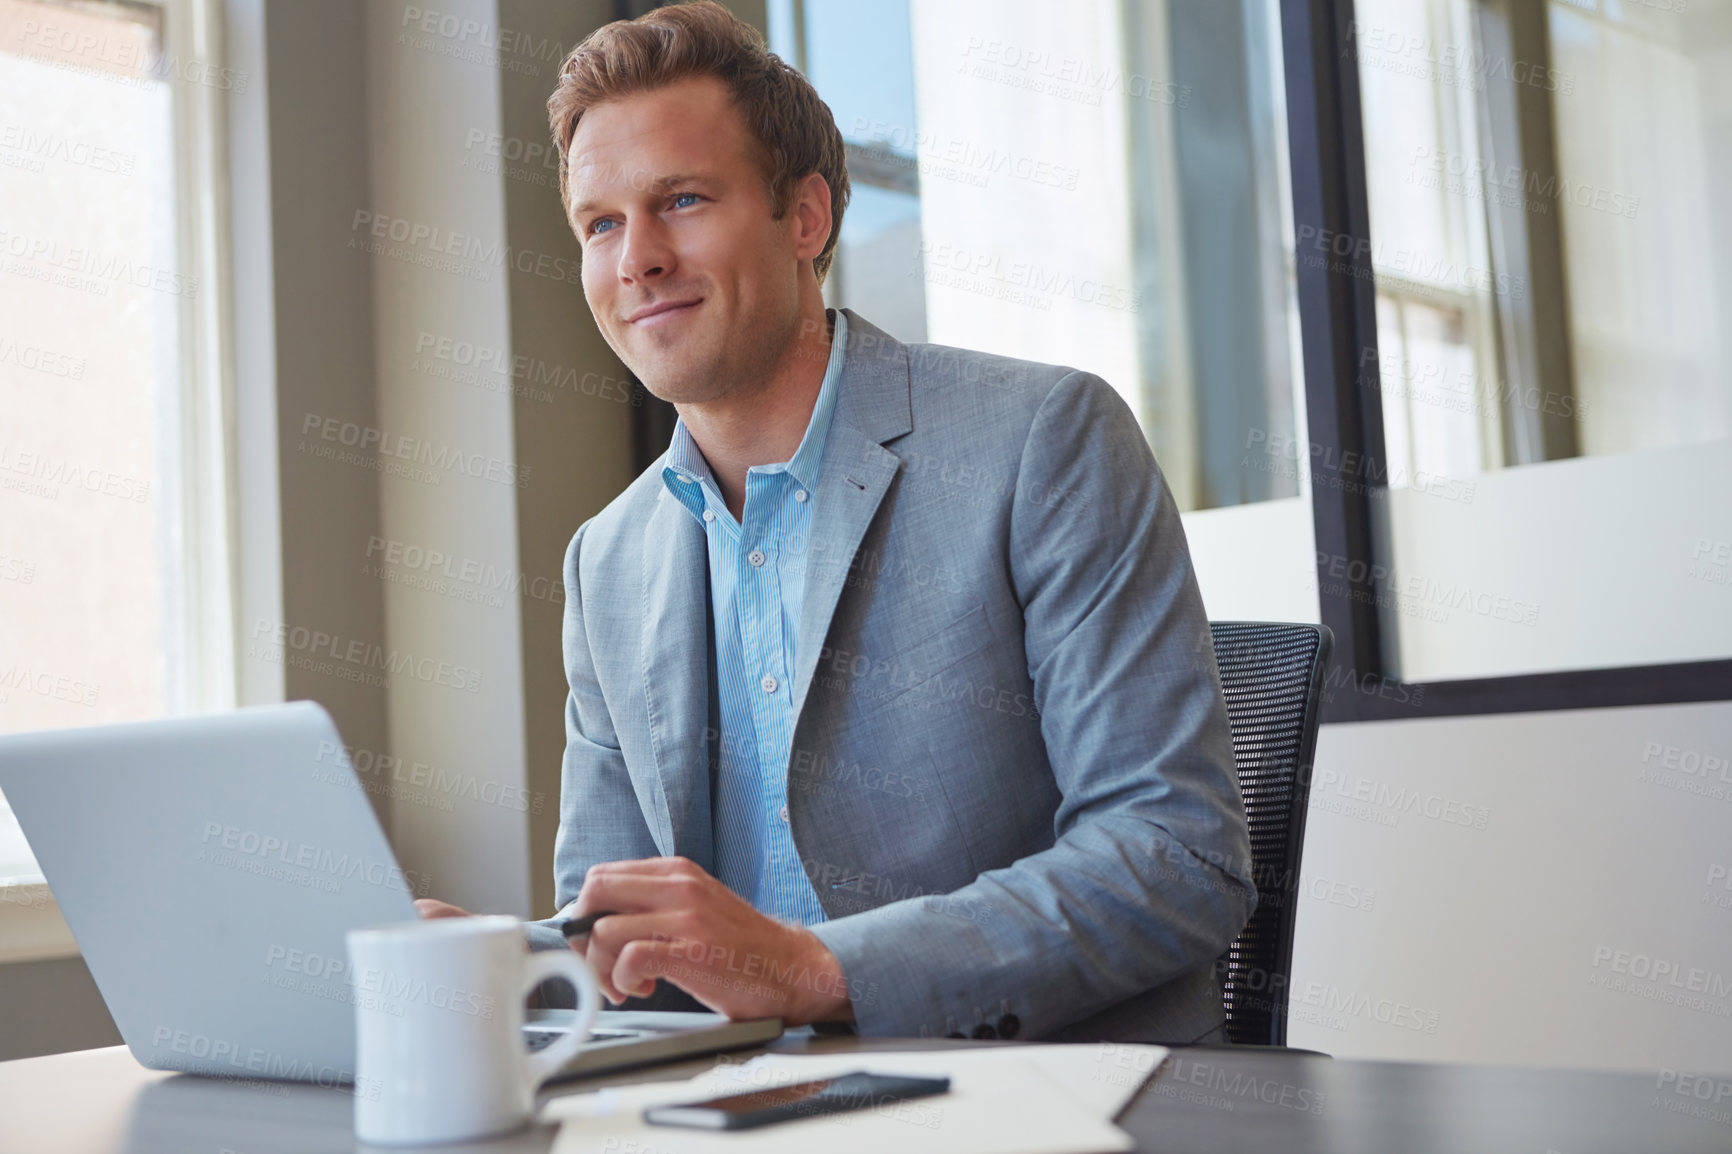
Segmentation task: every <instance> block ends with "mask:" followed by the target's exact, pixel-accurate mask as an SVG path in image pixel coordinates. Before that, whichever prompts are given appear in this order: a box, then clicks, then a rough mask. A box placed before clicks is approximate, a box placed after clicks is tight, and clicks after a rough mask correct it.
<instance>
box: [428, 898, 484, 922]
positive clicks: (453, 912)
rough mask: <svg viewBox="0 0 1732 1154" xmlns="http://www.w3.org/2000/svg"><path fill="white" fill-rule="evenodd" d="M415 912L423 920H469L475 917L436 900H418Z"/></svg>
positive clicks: (456, 907)
mask: <svg viewBox="0 0 1732 1154" xmlns="http://www.w3.org/2000/svg"><path fill="white" fill-rule="evenodd" d="M415 912H416V913H418V914H420V915H421V916H422V917H423V918H469V917H474V916H475V915H474V914H471V913H470V912H469V911H468V910H466V909H463V908H461V907H459V906H454V905H452V904H451V903H450V902H442V901H438V900H436V899H434V898H416V899H415Z"/></svg>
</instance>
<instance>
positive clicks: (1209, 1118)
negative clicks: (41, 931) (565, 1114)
mask: <svg viewBox="0 0 1732 1154" xmlns="http://www.w3.org/2000/svg"><path fill="white" fill-rule="evenodd" d="M969 1044H975V1045H979V1044H985V1045H995V1044H996V1045H1015V1044H1017V1043H1005V1042H1001V1043H990V1042H989V1043H961V1042H942V1041H938V1042H914V1041H888V1040H870V1041H863V1040H860V1039H852V1038H812V1037H787V1038H783V1039H782V1040H781V1041H780V1042H777V1043H776V1044H775V1045H774V1046H773V1047H771V1048H772V1049H775V1050H778V1051H782V1052H787V1053H814V1052H833V1051H836V1050H861V1051H865V1050H871V1049H912V1048H923V1049H924V1048H938V1047H944V1046H952V1045H955V1046H962V1045H969ZM710 1062H711V1060H710V1059H703V1060H700V1061H697V1062H688V1063H683V1064H680V1065H675V1066H665V1067H660V1068H658V1069H656V1070H653V1071H648V1072H639V1073H638V1074H637V1075H636V1076H635V1078H634V1077H633V1076H631V1075H616V1076H613V1077H603V1078H595V1079H589V1080H585V1081H581V1082H572V1083H565V1084H562V1085H560V1086H555V1087H552V1088H550V1089H549V1090H548V1091H547V1093H548V1094H562V1093H575V1092H581V1091H584V1090H590V1089H595V1088H597V1087H600V1086H604V1085H610V1084H614V1083H618V1082H625V1081H633V1080H643V1079H646V1078H676V1077H689V1076H690V1075H692V1074H694V1073H696V1072H698V1071H699V1070H701V1069H703V1068H705V1067H707V1066H708V1065H709V1064H710ZM1728 1080H1729V1081H1732V1076H1729V1078H1728ZM1656 1081H1657V1078H1656V1076H1655V1075H1644V1074H1600V1073H1580V1072H1568V1071H1552V1070H1513V1069H1500V1068H1489V1067H1464V1066H1432V1065H1419V1064H1408V1063H1396V1062H1357V1061H1333V1060H1330V1059H1328V1058H1320V1057H1313V1056H1306V1055H1302V1054H1292V1053H1283V1052H1278V1051H1277V1052H1269V1051H1255V1050H1234V1049H1232V1048H1230V1047H1195V1048H1191V1049H1186V1050H1182V1051H1178V1052H1177V1053H1176V1054H1175V1055H1174V1057H1173V1058H1172V1059H1169V1061H1168V1063H1167V1065H1166V1066H1164V1067H1163V1068H1162V1069H1161V1071H1160V1072H1159V1073H1158V1074H1157V1075H1156V1076H1155V1078H1154V1079H1152V1080H1151V1081H1150V1083H1149V1085H1148V1086H1146V1087H1145V1088H1144V1090H1143V1092H1142V1094H1141V1095H1139V1097H1138V1098H1137V1100H1136V1101H1135V1102H1133V1103H1132V1104H1131V1106H1130V1108H1129V1109H1128V1110H1127V1111H1126V1112H1125V1114H1124V1116H1123V1117H1122V1118H1121V1119H1120V1120H1119V1124H1120V1125H1122V1126H1124V1127H1125V1128H1126V1129H1127V1130H1129V1131H1130V1132H1131V1133H1132V1134H1134V1135H1136V1137H1137V1141H1138V1149H1139V1150H1142V1151H1149V1152H1151V1154H1152V1152H1156V1151H1161V1152H1166V1151H1172V1152H1175V1154H1178V1152H1184V1154H1208V1152H1211V1151H1255V1152H1258V1154H1264V1152H1270V1154H1305V1152H1309V1151H1316V1152H1319V1154H1323V1152H1328V1154H1431V1152H1433V1151H1460V1152H1462V1154H1500V1152H1502V1151H1510V1152H1518V1151H1519V1152H1520V1154H1547V1152H1548V1151H1556V1152H1558V1154H1592V1152H1597V1151H1605V1152H1606V1154H1674V1152H1676V1154H1683V1152H1686V1151H1688V1152H1692V1154H1694V1152H1696V1151H1703V1152H1707V1151H1714V1152H1715V1154H1725V1152H1726V1151H1728V1150H1732V1122H1727V1121H1715V1120H1712V1119H1704V1118H1700V1117H1690V1116H1688V1115H1686V1114H1679V1113H1674V1112H1670V1111H1668V1110H1666V1109H1664V1108H1663V1107H1662V1106H1661V1105H1659V1104H1658V1103H1663V1102H1667V1101H1676V1102H1678V1103H1680V1104H1682V1105H1684V1106H1686V1107H1688V1106H1689V1105H1690V1104H1691V1103H1692V1099H1689V1098H1684V1097H1679V1096H1677V1095H1671V1094H1659V1093H1657V1092H1656ZM1707 1105H1708V1106H1710V1107H1712V1105H1713V1103H1712V1102H1710V1103H1707ZM1729 1105H1732V1101H1728V1100H1725V1099H1723V1100H1722V1102H1721V1103H1720V1107H1719V1109H1720V1111H1721V1113H1720V1117H1721V1118H1728V1117H1732V1112H1729V1111H1728V1109H1727V1108H1728V1106H1729ZM352 1121H353V1100H352V1099H351V1098H350V1097H349V1096H347V1095H346V1094H344V1093H343V1092H342V1091H340V1090H332V1089H321V1088H319V1087H316V1086H305V1085H295V1084H292V1083H266V1082H247V1083H239V1082H223V1081H214V1080H209V1079H204V1078H196V1077H191V1076H188V1075H184V1074H166V1073H161V1072H158V1071H154V1070H146V1069H144V1068H143V1067H141V1066H139V1065H138V1063H137V1062H135V1061H133V1059H132V1055H131V1054H130V1053H128V1052H127V1050H126V1048H125V1047H123V1046H115V1047H112V1048H109V1049H102V1050H84V1051H81V1052H78V1053H73V1054H57V1055H54V1056H52V1057H47V1058H26V1059H22V1060H20V1061H16V1062H4V1063H0V1151H5V1152H7V1154H122V1152H126V1154H191V1152H198V1154H223V1152H224V1151H232V1152H234V1154H320V1152H323V1151H345V1152H349V1151H354V1150H356V1149H357V1148H358V1147H357V1144H356V1142H355V1138H354V1131H353V1128H352ZM553 1135H554V1130H553V1128H552V1127H532V1128H531V1129H529V1130H526V1131H523V1132H522V1133H519V1134H516V1135H513V1136H511V1137H509V1138H505V1139H501V1140H498V1141H494V1142H490V1143H478V1144H475V1145H472V1146H441V1147H437V1149H438V1150H440V1151H446V1152H449V1154H465V1152H469V1151H525V1152H527V1151H537V1152H542V1151H546V1150H547V1149H548V1148H549V1146H550V1145H551V1144H552V1141H553Z"/></svg>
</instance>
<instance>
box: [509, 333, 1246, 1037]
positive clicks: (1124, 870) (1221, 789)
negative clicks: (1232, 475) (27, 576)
mask: <svg viewBox="0 0 1732 1154" xmlns="http://www.w3.org/2000/svg"><path fill="white" fill-rule="evenodd" d="M848 336H849V348H848V349H847V351H846V361H845V363H844V367H843V371H842V377H841V382H840V384H841V395H840V397H839V398H838V400H837V405H836V410H835V415H834V418H833V423H832V425H831V428H830V432H829V438H828V440H827V442H826V446H825V450H824V457H823V462H822V466H821V475H820V480H819V484H818V487H817V492H816V494H815V499H816V505H815V506H814V508H813V520H812V531H811V543H810V547H809V553H808V556H807V558H806V560H805V574H806V592H805V599H804V608H803V614H802V618H801V621H800V625H799V631H798V634H797V639H796V643H795V662H796V671H795V684H794V690H793V700H794V703H795V715H796V722H795V726H794V732H793V743H792V752H791V754H790V758H789V765H788V779H789V786H788V805H789V810H790V814H789V820H790V823H791V828H792V831H793V835H794V841H795V844H796V845H797V846H798V847H799V850H800V854H801V857H802V858H803V859H804V862H805V868H806V873H807V876H808V877H809V878H810V879H811V882H812V885H813V887H814V888H815V889H816V890H817V894H818V900H819V902H820V903H821V904H822V905H823V907H824V911H825V913H826V914H827V915H828V917H829V919H830V920H828V921H826V922H824V923H821V924H819V925H816V926H814V927H812V929H813V932H814V933H816V934H817V935H818V936H819V937H820V938H821V939H822V940H823V941H824V944H825V945H826V946H828V947H829V948H830V949H831V950H832V951H833V952H834V953H835V955H836V957H837V959H838V960H839V961H840V962H841V964H842V968H843V971H844V973H845V975H846V977H847V980H848V988H849V993H850V996H851V999H852V1001H853V1005H854V1015H855V1022H856V1028H857V1029H858V1031H859V1032H860V1033H862V1034H875V1035H921V1036H929V1035H943V1034H948V1033H953V1032H958V1031H960V1032H961V1033H964V1034H971V1033H974V1032H975V1031H976V1030H977V1029H980V1028H981V1027H983V1026H985V1027H991V1031H987V1030H981V1032H982V1033H983V1034H985V1033H988V1032H997V1033H1001V1034H1014V1035H1016V1036H1019V1037H1026V1038H1062V1039H1071V1040H1096V1039H1110V1040H1138V1041H1151V1042H1186V1041H1191V1040H1194V1039H1197V1038H1199V1037H1201V1036H1204V1035H1206V1034H1209V1033H1210V1032H1211V1031H1213V1030H1214V1029H1215V1028H1217V1027H1218V1026H1219V1025H1220V1023H1221V1021H1222V1018H1223V1012H1222V1007H1221V997H1220V990H1219V987H1218V986H1217V984H1216V980H1215V976H1214V972H1213V968H1212V964H1211V963H1212V962H1213V960H1214V959H1215V958H1216V957H1217V956H1218V955H1219V954H1220V953H1221V952H1222V951H1223V950H1224V949H1225V948H1226V946H1227V945H1228V943H1229V942H1230V941H1231V940H1232V938H1233V937H1234V935H1235V934H1237V933H1238V931H1239V930H1240V928H1241V927H1242V926H1243V925H1244V924H1245V921H1246V919H1247V918H1248V917H1249V916H1250V913H1251V909H1252V907H1253V905H1254V904H1255V901H1256V890H1255V888H1254V887H1253V885H1252V883H1251V881H1250V877H1251V871H1250V868H1249V861H1250V847H1249V842H1248V838H1247V835H1246V828H1245V816H1244V809H1243V806H1242V804H1241V801H1240V797H1239V790H1238V784H1237V777H1236V775H1235V772H1234V768H1233V755H1232V748H1231V739H1230V734H1229V731H1228V728H1227V715H1226V706H1225V703H1224V702H1223V700H1222V697H1221V689H1220V680H1219V674H1218V673H1217V671H1216V668H1215V660H1214V651H1213V648H1212V647H1211V645H1210V642H1209V633H1208V629H1209V626H1208V621H1207V619H1206V618H1205V616H1204V612H1203V602H1202V599H1201V597H1200V595H1199V594H1198V591H1197V582H1196V579H1195V577H1194V575H1193V573H1192V570H1191V561H1190V555H1189V553H1188V552H1187V551H1186V548H1185V535H1184V530H1183V527H1182V526H1181V524H1180V521H1179V514H1178V510H1177V508H1176V506H1175V505H1174V503H1173V499H1172V497H1171V495H1170V494H1169V493H1168V491H1167V488H1166V485H1165V483H1164V481H1163V479H1162V477H1161V474H1160V470H1159V469H1158V468H1157V467H1156V465H1155V460H1154V456H1153V455H1152V454H1151V453H1150V451H1149V447H1148V444H1147V442H1146V441H1145V439H1144V437H1143V434H1142V432H1141V430H1140V429H1139V428H1138V427H1137V422H1136V420H1135V419H1134V418H1133V417H1132V415H1131V412H1130V410H1129V408H1128V407H1127V406H1126V405H1125V403H1124V402H1123V401H1122V400H1121V399H1120V398H1119V396H1118V394H1117V393H1115V392H1114V391H1113V390H1112V388H1110V387H1109V386H1108V385H1107V384H1106V383H1105V382H1103V381H1102V380H1101V379H1100V378H1099V377H1096V376H1093V375H1091V374H1089V373H1085V372H1080V371H1077V370H1075V369H1069V368H1063V367H1055V366H1051V365H1042V364H1035V363H1032V362H1029V361H1019V360H1012V359H1009V358H1006V357H996V356H990V355H988V354H985V353H977V352H970V351H966V350H961V349H954V348H947V347H944V346H939V345H926V344H919V345H904V344H902V343H900V342H898V341H896V340H895V339H893V338H892V337H890V336H889V335H887V334H886V333H884V332H883V331H882V330H880V329H878V328H877V327H875V326H874V325H872V324H870V323H868V322H867V321H865V320H863V319H861V318H860V317H859V316H857V315H855V314H854V313H853V312H852V311H849V312H848ZM661 472H662V462H661V461H659V460H658V461H657V462H656V463H655V464H654V465H653V466H651V467H650V468H649V469H648V470H647V471H646V472H644V474H643V475H642V476H640V477H638V478H637V479H636V480H635V481H634V482H633V483H632V484H631V486H630V487H629V488H628V489H627V490H626V491H625V492H624V493H622V494H621V495H620V496H619V497H618V498H617V499H615V500H614V501H613V503H612V504H610V505H608V507H607V508H606V509H604V510H602V511H601V512H600V513H599V514H597V515H596V516H595V517H594V518H592V519H591V520H590V521H588V522H586V523H585V524H584V525H583V526H582V527H581V528H580V529H578V531H577V534H576V535H575V536H574V537H573V538H572V541H571V546H570V549H569V550H568V552H567V554H566V559H565V584H566V598H567V599H566V608H565V639H564V640H565V664H566V673H567V676H568V677H569V679H570V682H571V694H570V697H569V699H568V701H567V706H566V734H567V742H566V751H565V766H564V782H563V786H562V789H561V795H560V823H559V836H558V840H557V843H556V847H555V861H554V870H555V874H556V882H557V896H558V900H559V902H560V903H561V904H562V905H563V904H564V903H566V902H568V901H570V900H571V899H573V898H574V897H576V896H577V892H578V889H579V887H580V886H581V885H582V883H583V875H584V871H585V870H586V869H587V868H588V867H589V865H590V864H591V863H594V862H603V861H611V860H618V859H623V858H642V857H653V856H657V855H669V854H678V855H683V856H685V857H688V858H691V859H692V860H693V861H695V862H697V863H698V864H699V865H702V866H703V867H705V868H706V869H710V870H712V871H713V869H714V865H713V853H712V844H711V818H710V804H709V799H710V792H711V775H712V774H713V773H714V772H715V766H716V765H717V763H718V758H717V752H718V750H717V734H716V730H715V718H716V717H717V716H719V713H718V710H717V708H716V692H715V677H714V672H713V670H712V669H711V668H710V666H711V662H710V660H709V655H710V653H711V652H712V651H713V650H712V647H711V644H710V640H709V637H710V629H711V626H710V609H709V600H708V593H709V570H708V562H707V554H706V551H705V548H706V547H705V539H704V534H703V531H702V529H701V527H700V526H699V525H698V524H697V522H696V521H694V520H693V518H692V517H691V515H690V514H689V513H688V512H687V511H686V510H685V509H683V508H681V507H680V505H679V504H678V502H676V501H675V500H674V499H673V498H672V497H671V496H670V495H669V494H668V493H667V492H666V491H665V489H664V486H663V482H662V475H661ZM530 933H531V939H532V944H533V945H534V946H536V948H543V947H554V946H558V945H560V944H561V941H560V939H559V938H558V935H557V933H556V931H555V930H554V929H553V928H552V922H551V921H549V922H544V923H532V925H531V929H530ZM663 985H664V986H665V985H666V983H665V982H664V983H663ZM672 992H673V993H675V994H677V993H678V991H672ZM663 1004H666V1003H665V1002H664V1003H663Z"/></svg>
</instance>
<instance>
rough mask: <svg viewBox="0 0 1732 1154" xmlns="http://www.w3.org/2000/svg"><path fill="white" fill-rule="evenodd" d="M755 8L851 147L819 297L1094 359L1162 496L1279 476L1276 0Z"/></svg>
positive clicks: (1282, 216) (924, 329)
mask: <svg viewBox="0 0 1732 1154" xmlns="http://www.w3.org/2000/svg"><path fill="white" fill-rule="evenodd" d="M770 27H771V46H772V48H774V49H775V50H776V51H777V52H778V53H779V54H781V55H782V56H783V57H784V58H785V59H787V60H789V61H790V62H791V63H794V64H795V65H796V66H797V67H800V68H802V69H804V70H805V71H806V73H807V75H809V76H810V77H811V79H812V82H813V84H814V85H815V86H816V87H817V89H818V91H819V93H820V94H821V95H822V96H823V97H824V99H825V101H826V102H827V103H828V104H829V105H830V107H831V110H832V112H833V113H834V115H835V117H836V121H837V124H838V126H839V127H840V128H841V130H842V133H843V136H844V137H845V139H846V140H847V143H848V149H849V177H850V180H851V182H852V185H853V188H854V197H853V201H852V203H851V205H850V207H849V208H848V211H847V213H846V215H845V216H844V218H843V226H842V239H841V242H840V246H839V252H838V255H837V258H836V263H835V265H834V273H833V275H832V276H831V277H830V279H829V281H828V282H827V283H826V285H825V292H826V296H827V298H828V300H829V302H830V303H832V304H842V305H847V306H849V307H851V308H853V309H855V310H856V311H857V312H859V313H860V314H861V315H862V316H864V317H866V318H867V319H869V320H872V321H873V322H874V323H876V324H878V325H880V326H881V327H883V328H885V329H886V330H888V331H889V332H891V333H892V334H893V335H895V336H897V337H898V338H900V339H902V340H906V341H922V340H931V341H935V342H938V343H942V344H950V345H958V346H962V347H967V348H975V349H982V350H986V351H990V352H995V353H999V354H1003V355H1007V356H1015V357H1023V358H1027V359H1031V360H1037V361H1044V362H1049V363H1055V364H1063V365H1070V366H1073V367H1077V368H1082V369H1087V370H1089V371H1092V372H1095V373H1098V374H1100V375H1101V376H1102V377H1103V378H1104V379H1105V380H1107V381H1108V382H1109V383H1110V384H1111V385H1112V386H1113V387H1115V388H1116V389H1118V390H1119V391H1120V392H1121V394H1122V395H1123V396H1124V397H1125V399H1126V401H1127V402H1128V403H1129V404H1130V406H1131V408H1132V410H1133V411H1134V412H1135V413H1136V414H1137V417H1138V419H1139V421H1140V422H1141V423H1142V425H1143V428H1144V430H1145V432H1146V433H1147V435H1148V437H1149V440H1150V442H1151V444H1152V445H1153V446H1154V449H1155V451H1156V455H1157V457H1158V458H1159V459H1160V461H1161V465H1162V468H1163V470H1164V471H1165V473H1166V475H1167V478H1168V481H1169V483H1170V484H1171V486H1172V488H1173V491H1174V493H1175V495H1176V496H1177V497H1178V500H1179V502H1180V505H1181V508H1183V509H1186V510H1194V509H1212V508H1217V507H1221V506H1229V505H1238V504H1243V503H1247V502H1253V501H1264V500H1270V499H1275V498H1291V497H1296V496H1298V495H1299V494H1300V492H1301V490H1302V488H1303V486H1304V484H1305V483H1306V481H1305V478H1303V477H1302V476H1301V475H1300V474H1301V473H1302V472H1303V470H1302V469H1301V468H1298V467H1297V466H1296V465H1295V463H1294V460H1293V454H1292V453H1291V452H1288V453H1287V455H1286V456H1285V457H1283V456H1282V455H1281V453H1271V452H1269V451H1268V448H1269V446H1271V445H1273V446H1276V447H1277V448H1280V449H1284V450H1287V449H1290V448H1291V445H1292V444H1293V442H1294V438H1295V436H1296V434H1297V432H1298V430H1297V428H1296V414H1297V413H1298V412H1299V411H1300V410H1301V409H1302V406H1298V405H1296V404H1295V398H1296V396H1297V395H1298V387H1299V382H1298V365H1299V358H1298V356H1297V355H1296V352H1295V344H1294V341H1295V338H1294V334H1295V332H1296V331H1297V323H1296V318H1297V308H1296V304H1295V298H1294V291H1293V243H1292V224H1291V219H1290V218H1291V211H1290V207H1289V206H1290V198H1289V194H1288V189H1287V164H1286V151H1285V140H1286V137H1285V123H1286V120H1285V117H1286V114H1285V110H1284V107H1283V104H1282V93H1283V88H1282V81H1281V72H1280V51H1279V42H1278V39H1277V37H1278V21H1277V19H1276V5H1275V0H1231V2H1227V3H1219V4H1207V5H1203V4H1178V3H1174V4H1169V3H1167V2H1166V0H1088V2H1083V3H1075V4H1065V5H1054V4H1052V3H1050V0H994V2H990V3H989V2H986V0H970V2H963V3H953V2H946V3H929V2H923V0H916V2H914V3H913V4H912V5H911V4H910V3H909V2H908V0H779V2H772V3H771V5H770ZM1299 459H1300V460H1304V459H1306V457H1305V455H1304V454H1299ZM1312 613H1313V614H1314V613H1315V611H1314V610H1313V611H1312Z"/></svg>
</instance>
